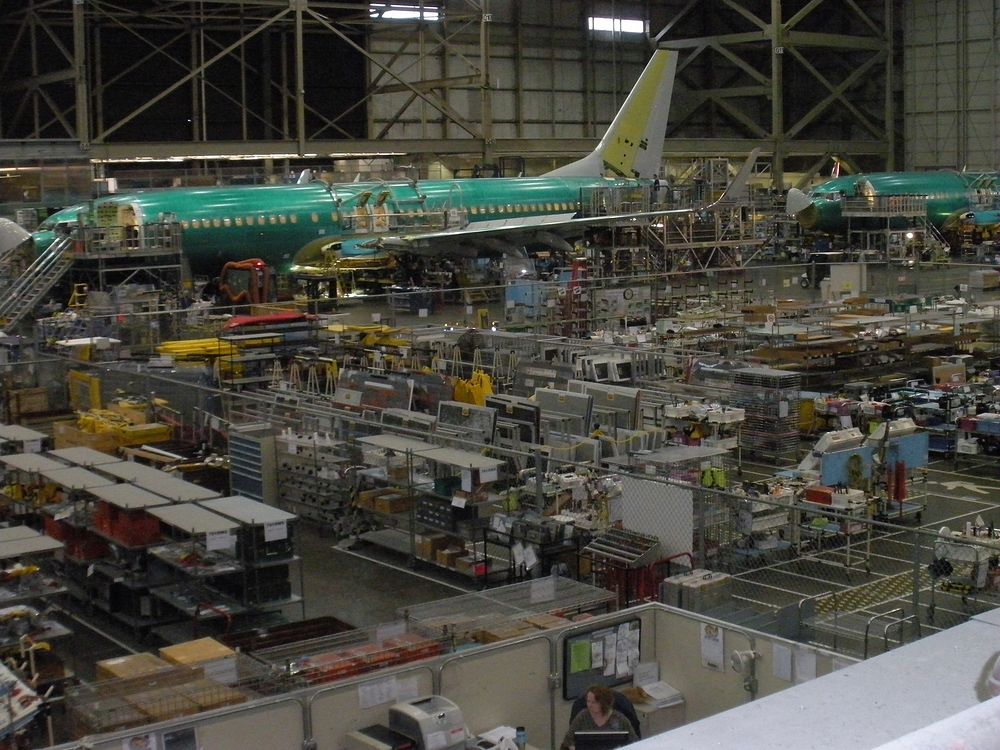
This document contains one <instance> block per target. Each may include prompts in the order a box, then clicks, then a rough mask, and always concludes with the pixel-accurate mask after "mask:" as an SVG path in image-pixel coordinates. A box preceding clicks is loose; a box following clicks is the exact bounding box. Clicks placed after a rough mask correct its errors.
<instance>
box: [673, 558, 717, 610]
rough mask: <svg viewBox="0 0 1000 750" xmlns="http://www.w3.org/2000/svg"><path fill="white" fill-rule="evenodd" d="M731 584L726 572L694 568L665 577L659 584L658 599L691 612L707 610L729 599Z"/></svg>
mask: <svg viewBox="0 0 1000 750" xmlns="http://www.w3.org/2000/svg"><path fill="white" fill-rule="evenodd" d="M732 584H733V581H732V577H731V576H730V575H729V574H728V573H713V572H712V571H710V570H704V569H702V568H695V569H694V570H691V571H688V572H685V573H678V574H677V575H673V576H670V577H669V578H665V579H664V580H663V582H662V583H661V584H660V601H661V602H662V603H663V604H669V605H670V606H671V607H680V608H681V609H686V610H689V611H691V612H707V611H709V610H711V609H714V608H716V607H719V606H722V605H724V604H725V603H726V602H728V601H729V599H730V597H731V595H732Z"/></svg>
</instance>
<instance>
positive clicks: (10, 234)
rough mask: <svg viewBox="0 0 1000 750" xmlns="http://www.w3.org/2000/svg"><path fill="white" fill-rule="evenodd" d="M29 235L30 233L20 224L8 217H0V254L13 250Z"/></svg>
mask: <svg viewBox="0 0 1000 750" xmlns="http://www.w3.org/2000/svg"><path fill="white" fill-rule="evenodd" d="M30 237H31V234H30V233H29V232H28V231H27V230H26V229H25V228H24V227H22V226H21V225H20V224H16V223H14V222H13V221H11V220H10V219H0V255H3V254H5V253H6V252H7V251H8V250H13V249H14V248H15V247H17V246H18V245H20V244H21V243H22V242H24V241H25V240H27V239H29V238H30Z"/></svg>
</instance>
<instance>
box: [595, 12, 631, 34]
mask: <svg viewBox="0 0 1000 750" xmlns="http://www.w3.org/2000/svg"><path fill="white" fill-rule="evenodd" d="M587 26H588V28H589V29H590V30H591V31H612V32H618V33H619V34H645V33H646V22H645V21H643V20H642V19H639V18H608V17H606V16H590V17H589V18H588V19H587Z"/></svg>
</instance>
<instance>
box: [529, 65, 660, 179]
mask: <svg viewBox="0 0 1000 750" xmlns="http://www.w3.org/2000/svg"><path fill="white" fill-rule="evenodd" d="M676 73H677V52H676V51H674V50H664V49H659V50H656V51H655V52H654V53H653V57H652V58H651V59H650V61H649V62H648V63H647V64H646V68H645V70H643V71H642V75H640V76H639V80H637V81H636V82H635V86H634V87H633V88H632V91H631V92H629V95H628V97H627V98H626V99H625V103H624V104H622V107H621V109H620V110H618V114H617V115H616V116H615V119H614V120H613V121H612V123H611V126H610V127H609V128H608V131H607V132H606V133H605V134H604V137H603V138H602V139H601V142H600V143H599V144H597V148H596V149H595V150H594V151H593V152H591V153H590V154H588V155H587V156H585V157H583V158H582V159H578V160H577V161H574V162H571V163H570V164H566V165H565V166H562V167H559V168H558V169H554V170H552V171H551V172H548V173H547V174H546V175H545V176H546V177H599V176H601V175H602V174H604V171H605V169H609V170H611V171H612V172H614V173H615V174H617V175H620V176H622V177H648V178H653V177H655V176H656V175H657V174H658V173H659V170H660V163H661V162H662V160H663V139H664V137H665V136H666V132H667V115H668V114H669V113H670V97H671V95H672V94H673V90H674V75H675V74H676Z"/></svg>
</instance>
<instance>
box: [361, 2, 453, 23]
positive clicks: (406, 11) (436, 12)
mask: <svg viewBox="0 0 1000 750" xmlns="http://www.w3.org/2000/svg"><path fill="white" fill-rule="evenodd" d="M368 15H369V16H370V17H371V18H379V19H390V18H391V19H413V18H416V19H419V20H421V21H438V20H440V18H441V12H440V9H439V8H438V7H437V6H433V5H424V4H415V3H372V4H371V5H370V6H369V8H368Z"/></svg>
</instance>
